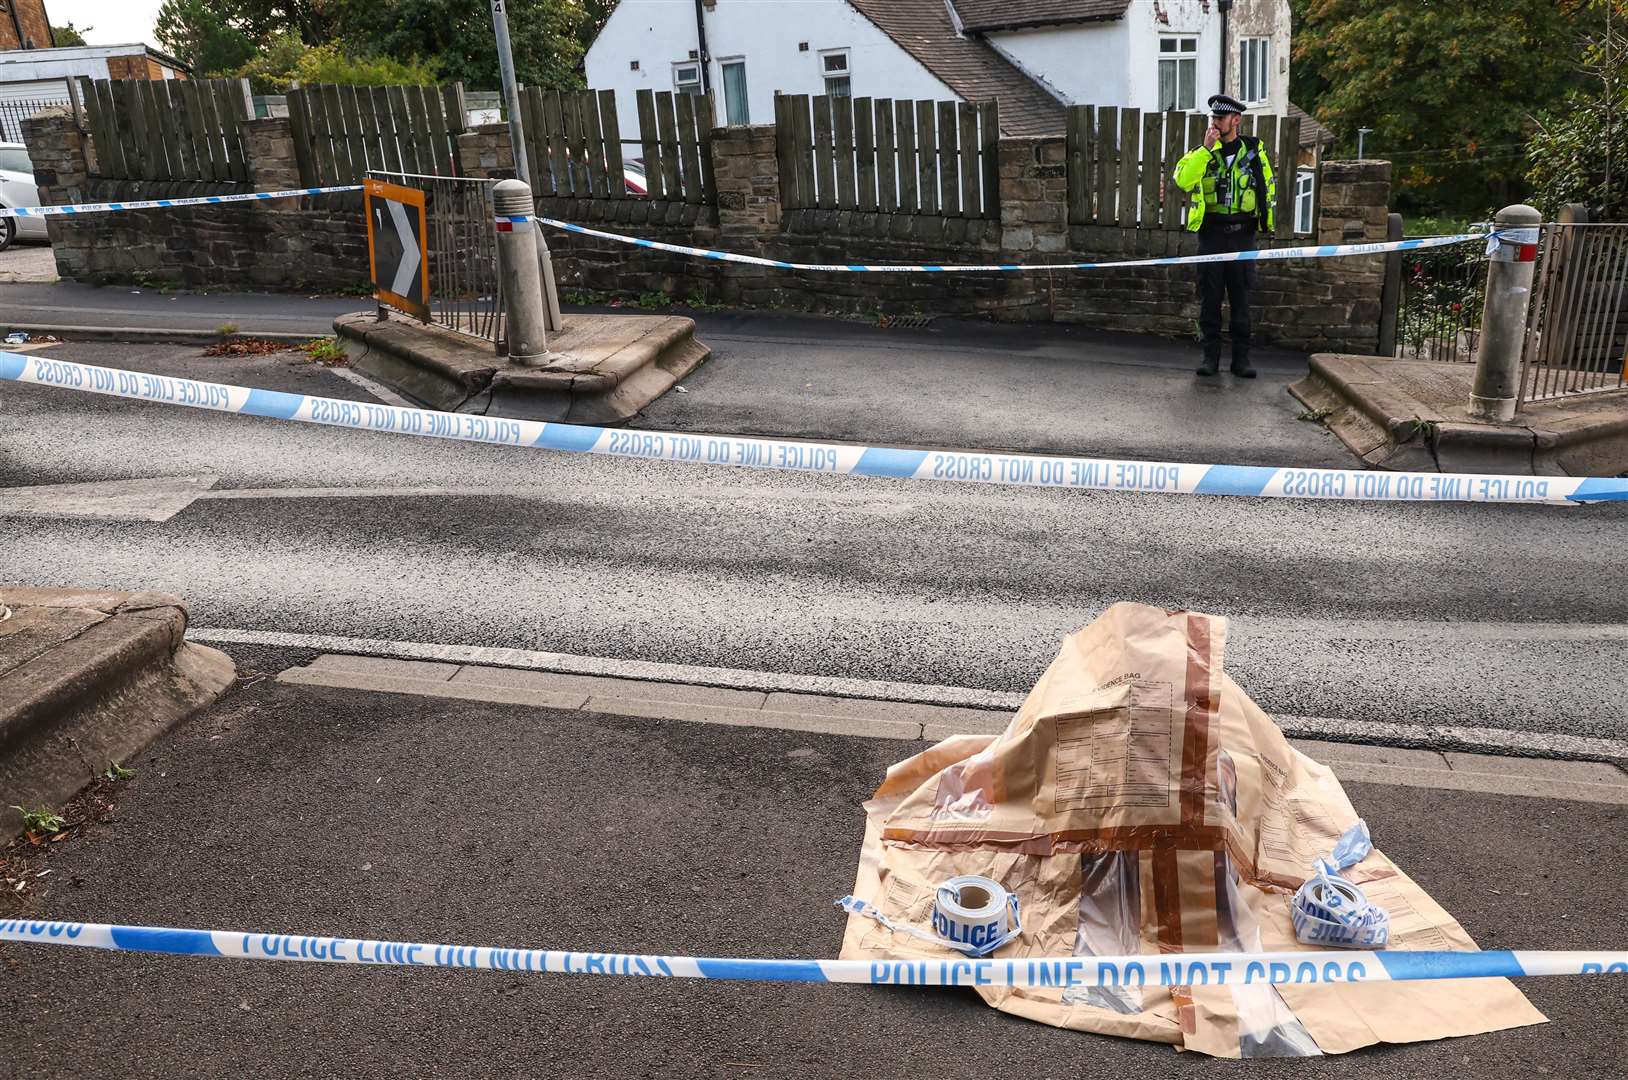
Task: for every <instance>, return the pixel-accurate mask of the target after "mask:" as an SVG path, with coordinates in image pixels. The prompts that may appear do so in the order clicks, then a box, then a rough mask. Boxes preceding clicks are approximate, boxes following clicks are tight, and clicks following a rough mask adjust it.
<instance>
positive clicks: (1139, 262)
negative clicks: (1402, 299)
mask: <svg viewBox="0 0 1628 1080" xmlns="http://www.w3.org/2000/svg"><path fill="white" fill-rule="evenodd" d="M528 217H529V216H528ZM528 217H510V218H499V219H498V220H499V221H500V222H502V221H511V222H512V221H525V220H528ZM536 220H537V221H540V222H542V223H543V224H544V225H547V226H549V227H551V228H555V229H563V230H564V231H566V232H573V233H577V234H578V235H581V236H593V237H598V238H599V239H601V240H612V241H615V242H616V243H618V244H628V245H631V246H633V247H641V248H647V249H649V250H652V251H667V252H671V253H673V254H675V255H689V256H692V257H694V258H697V259H714V260H716V261H718V262H732V263H742V264H744V265H747V266H767V267H770V268H772V269H775V270H811V271H816V272H820V273H849V272H852V273H859V274H987V273H1007V274H1010V273H1021V272H1023V271H1034V270H1113V269H1124V268H1134V267H1142V266H1196V265H1200V264H1204V263H1225V262H1267V261H1274V260H1279V259H1333V258H1345V257H1349V256H1353V255H1387V254H1390V253H1391V252H1394V251H1418V250H1422V249H1425V248H1438V247H1451V246H1453V245H1455V244H1465V243H1469V242H1470V241H1472V240H1487V239H1488V235H1489V234H1486V233H1455V234H1454V235H1452V236H1420V237H1415V238H1413V239H1411V240H1385V241H1376V242H1374V243H1370V244H1307V245H1302V246H1299V247H1284V248H1258V249H1252V250H1249V251H1227V252H1220V253H1218V254H1214V255H1172V256H1162V257H1160V258H1156V259H1119V260H1116V261H1113V262H1066V263H976V264H964V265H958V266H935V265H928V264H915V265H912V264H904V263H882V264H874V263H794V262H786V261H784V260H781V259H766V258H763V257H762V256H760V255H742V254H739V253H738V252H733V251H718V250H716V249H714V248H699V247H689V246H688V245H685V244H667V243H663V242H662V241H660V240H646V239H644V238H643V237H641V236H628V235H626V234H624V233H614V232H607V231H605V230H604V229H592V228H589V227H588V226H586V225H576V224H573V223H571V222H569V221H560V220H558V219H557V218H551V217H543V216H540V215H539V216H537V217H536ZM1489 243H1490V241H1489ZM1489 250H1491V248H1490V247H1489Z"/></svg>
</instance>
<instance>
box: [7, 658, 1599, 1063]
mask: <svg viewBox="0 0 1628 1080" xmlns="http://www.w3.org/2000/svg"><path fill="white" fill-rule="evenodd" d="M239 658H240V660H241V662H242V663H244V664H245V665H246V666H249V667H252V668H256V669H258V670H262V671H275V670H278V669H280V668H282V667H286V666H288V665H290V664H292V663H295V662H298V661H300V660H302V659H303V657H302V656H299V655H295V654H291V653H286V652H270V651H265V650H260V651H254V650H240V651H239ZM921 746H922V744H919V743H905V742H893V741H886V740H874V739H844V738H838V737H833V736H820V735H810V734H804V733H796V732H782V731H774V730H762V729H757V730H745V729H739V728H719V727H713V726H710V725H704V724H685V723H661V722H655V721H645V720H636V719H627V718H617V717H595V716H585V715H581V714H575V715H573V714H566V713H551V712H549V711H547V710H534V709H523V708H514V707H506V706H495V705H481V704H472V703H465V702H449V701H444V700H439V699H430V698H418V697H393V696H386V695H378V694H364V693H358V692H354V691H340V690H329V689H319V688H310V687H299V688H296V687H290V686H287V685H283V684H278V683H275V682H273V681H269V680H261V681H258V682H252V683H251V684H250V685H247V686H246V687H243V688H241V689H238V690H235V691H233V692H232V693H231V695H230V696H228V697H227V698H226V699H224V700H223V701H222V702H220V703H219V704H217V705H216V706H215V707H213V708H212V709H210V710H209V711H207V712H205V713H204V714H202V715H200V716H198V717H196V718H194V719H193V720H191V721H188V722H186V723H184V724H183V725H181V726H180V727H178V728H177V729H176V730H175V731H174V732H172V733H171V734H170V735H169V736H167V737H165V738H164V739H162V740H161V741H160V742H159V743H157V744H156V745H155V746H154V747H153V748H151V749H150V750H149V751H148V752H146V753H145V754H143V755H142V756H141V758H140V759H139V760H138V761H136V762H133V763H131V764H133V765H134V766H135V768H136V770H137V773H136V776H135V778H134V779H133V780H131V781H129V782H128V783H127V784H126V785H125V787H124V789H123V790H122V791H121V792H120V793H119V794H117V795H116V796H115V798H116V800H117V804H118V805H117V811H116V813H115V815H114V816H113V818H112V819H111V820H110V821H107V822H105V823H103V824H99V825H95V826H92V827H91V828H90V829H89V830H88V832H87V833H85V834H84V835H83V836H80V837H76V838H73V839H70V840H67V841H64V842H62V843H60V844H55V845H51V847H50V851H49V852H48V853H47V854H45V855H43V856H36V857H35V858H34V859H33V861H31V862H30V864H29V866H30V869H31V871H32V872H33V873H38V872H39V870H41V869H46V870H50V871H51V873H50V874H49V875H48V876H46V877H44V878H38V877H34V878H31V879H30V880H31V881H33V882H34V884H33V886H32V888H31V890H30V893H29V895H28V896H27V897H26V898H24V899H21V900H11V901H9V903H10V904H11V907H9V908H0V911H4V910H15V906H16V905H17V904H23V905H26V906H27V908H28V909H29V910H31V911H34V912H38V913H40V914H41V915H42V916H45V917H62V918H94V919H96V920H98V921H125V922H133V923H145V924H157V925H183V926H202V927H215V928H231V929H254V930H266V931H287V932H305V933H323V934H325V933H334V934H345V935H365V936H376V937H383V938H392V939H395V940H408V941H446V942H451V943H458V944H476V943H480V944H513V945H533V946H547V947H563V948H584V949H593V950H606V951H633V952H659V953H678V954H684V955H747V956H777V955H779V956H783V955H797V956H829V955H832V954H833V952H834V950H835V949H836V948H837V946H838V943H839V939H840V933H841V925H842V924H841V918H840V916H839V914H838V913H837V912H835V911H834V910H833V909H832V906H831V901H832V900H833V899H834V898H836V897H838V896H841V895H843V894H844V893H846V892H847V891H848V890H849V889H850V887H851V885H852V882H853V877H854V867H855V862H856V859H857V855H858V851H859V846H860V839H861V833H862V829H863V816H862V811H861V809H860V804H861V802H862V801H863V800H864V799H865V798H866V797H868V795H869V794H870V792H871V791H872V790H873V789H874V787H875V786H876V784H877V783H878V782H879V781H880V779H881V778H882V776H883V773H884V771H885V769H886V767H887V766H888V765H889V764H890V763H892V762H893V761H896V760H900V759H902V758H903V757H905V756H907V755H908V754H910V753H914V752H915V751H917V750H918V749H920V748H921ZM1349 794H1350V795H1351V798H1352V800H1353V802H1354V804H1355V805H1356V806H1357V808H1358V809H1359V810H1360V811H1361V812H1362V813H1363V814H1364V815H1365V816H1366V819H1367V820H1368V822H1369V824H1370V826H1371V827H1372V830H1373V835H1374V837H1375V840H1376V842H1377V843H1378V845H1379V846H1380V847H1381V848H1382V849H1383V850H1384V851H1385V852H1386V853H1387V854H1388V855H1389V856H1390V857H1391V858H1393V859H1395V860H1396V861H1397V862H1398V864H1399V865H1401V866H1402V867H1403V868H1404V869H1405V870H1406V871H1408V873H1410V874H1411V875H1412V876H1413V877H1414V878H1415V879H1417V880H1418V881H1419V882H1420V883H1421V884H1422V885H1423V886H1424V887H1425V888H1426V889H1427V890H1429V891H1430V892H1431V894H1432V895H1433V896H1434V897H1435V898H1436V899H1437V900H1439V901H1440V902H1441V903H1442V904H1443V905H1444V906H1445V907H1447V909H1448V910H1449V911H1451V912H1453V914H1454V915H1455V916H1456V917H1457V918H1458V919H1459V920H1460V921H1461V922H1462V923H1463V924H1464V925H1465V927H1466V929H1468V930H1469V932H1470V933H1471V934H1472V936H1474V937H1475V938H1476V939H1477V941H1478V942H1479V943H1480V944H1481V945H1482V946H1483V947H1524V946H1533V947H1543V948H1559V949H1565V948H1590V947H1596V948H1597V947H1601V946H1603V945H1608V944H1620V943H1621V926H1622V922H1623V919H1624V918H1625V917H1628V911H1624V910H1623V900H1622V895H1621V888H1620V886H1621V881H1620V874H1615V873H1612V872H1611V871H1610V870H1609V869H1608V868H1610V867H1620V866H1621V865H1622V864H1623V862H1624V860H1625V859H1628V832H1625V831H1624V830H1623V829H1622V827H1621V826H1622V812H1621V808H1620V807H1614V806H1604V805H1591V804H1570V803H1555V802H1548V801H1545V800H1541V799H1527V798H1517V797H1501V796H1485V795H1467V794H1462V793H1451V792H1439V791H1430V790H1419V789H1405V788H1390V787H1386V788H1373V787H1368V786H1364V785H1350V786H1349ZM1443 821H1451V822H1454V823H1455V826H1454V828H1453V829H1452V830H1450V831H1444V830H1443V828H1442V823H1443ZM1534 896H1536V897H1542V898H1544V899H1543V900H1542V901H1541V903H1539V902H1535V901H1534V900H1533V899H1531V898H1532V897H1534ZM1551 898H1552V899H1551ZM0 972H3V977H0V1009H3V1010H4V1012H5V1015H6V1017H7V1023H6V1024H5V1025H4V1026H3V1027H0V1062H3V1063H4V1068H3V1069H0V1072H4V1073H5V1074H6V1075H8V1076H18V1077H24V1076H26V1077H38V1078H41V1080H47V1078H56V1077H74V1076H88V1075H109V1074H116V1075H119V1076H122V1077H131V1078H140V1077H156V1078H164V1080H170V1078H175V1077H192V1076H210V1077H213V1076H228V1075H255V1076H266V1077H306V1076H309V1077H319V1076H320V1077H350V1076H379V1075H414V1076H447V1077H462V1076H471V1075H480V1076H570V1077H607V1078H608V1077H634V1076H638V1077H668V1076H694V1077H741V1076H773V1077H822V1076H832V1077H854V1076H866V1077H908V1076H945V1077H1007V1076H1022V1077H1032V1078H1037V1080H1038V1078H1044V1077H1078V1076H1093V1077H1095V1076H1104V1077H1106V1076H1169V1077H1189V1076H1191V1077H1213V1076H1215V1075H1218V1073H1217V1070H1226V1071H1229V1072H1230V1071H1231V1068H1232V1067H1229V1066H1226V1065H1224V1064H1222V1063H1218V1062H1216V1061H1213V1060H1210V1059H1207V1058H1204V1057H1201V1056H1199V1055H1196V1054H1181V1055H1178V1054H1176V1053H1174V1052H1173V1051H1172V1050H1170V1049H1169V1048H1167V1047H1162V1046H1156V1045H1152V1044H1147V1043H1137V1042H1130V1041H1124V1040H1117V1039H1109V1038H1103V1037H1099V1036H1094V1035H1086V1034H1081V1033H1076V1032H1068V1031H1062V1030H1057V1029H1053V1028H1049V1027H1045V1026H1042V1025H1039V1024H1034V1023H1031V1022H1028V1021H1025V1020H1021V1019H1017V1018H1014V1017H1009V1016H1005V1015H1002V1014H999V1013H996V1012H994V1011H993V1010H990V1009H988V1008H986V1007H985V1006H983V1005H982V1004H981V1003H980V1002H979V1001H978V1000H977V999H976V998H975V997H973V996H972V995H971V994H970V993H962V992H956V991H939V990H932V991H928V990H917V991H912V990H907V989H897V990H879V989H871V988H868V987H827V986H806V985H765V984H736V983H726V982H694V983H690V982H683V981H677V980H674V981H658V980H632V979H584V980H580V981H572V980H568V979H564V978H554V977H543V976H535V975H533V976H516V975H507V974H504V973H498V972H447V971H412V972H408V971H401V970H369V969H358V968H325V967H323V966H320V965H306V964H270V963H259V964H252V963H248V962H232V961H222V960H203V959H191V958H180V957H150V956H139V955H131V954H109V953H99V952H92V951H90V950H79V949H48V948H44V947H40V946H29V947H25V946H20V945H4V946H0ZM1521 986H1522V989H1523V990H1524V991H1525V992H1526V993H1527V994H1528V995H1529V996H1530V997H1531V999H1532V1001H1533V1002H1534V1004H1536V1005H1537V1006H1538V1007H1539V1008H1540V1009H1541V1010H1543V1011H1544V1012H1545V1013H1546V1014H1547V1015H1548V1016H1549V1017H1550V1019H1551V1022H1550V1023H1548V1024H1545V1025H1539V1026H1535V1027H1530V1028H1523V1029H1517V1030H1513V1031H1505V1032H1497V1033H1493V1034H1489V1035H1483V1036H1476V1037H1473V1038H1466V1039H1455V1040H1448V1041H1442V1042H1432V1043H1424V1044H1418V1045H1411V1046H1393V1047H1376V1048H1371V1049H1368V1050H1364V1051H1360V1052H1358V1053H1356V1054H1353V1055H1348V1056H1343V1057H1340V1058H1337V1059H1321V1060H1311V1061H1302V1060H1293V1061H1282V1060H1279V1061H1256V1062H1253V1063H1251V1065H1250V1067H1249V1068H1250V1075H1251V1076H1262V1077H1291V1076H1292V1077H1295V1078H1297V1080H1305V1078H1317V1077H1341V1078H1347V1080H1379V1078H1394V1077H1418V1076H1477V1077H1488V1078H1493V1077H1500V1078H1501V1077H1520V1078H1527V1077H1533V1076H1543V1075H1556V1076H1561V1075H1564V1076H1576V1077H1605V1076H1612V1075H1620V1068H1621V1065H1622V1061H1623V1054H1624V1051H1625V1049H1628V1047H1625V1045H1624V1041H1623V1038H1624V1027H1623V1025H1622V1023H1621V1017H1622V1015H1623V1013H1624V1009H1625V1008H1628V980H1624V979H1620V978H1618V979H1612V980H1609V981H1606V980H1599V979H1595V980H1587V981H1585V980H1583V979H1576V978H1573V979H1532V980H1524V981H1523V982H1522V984H1521ZM1443 992H1444V993H1447V992H1451V990H1450V988H1449V989H1444V990H1443Z"/></svg>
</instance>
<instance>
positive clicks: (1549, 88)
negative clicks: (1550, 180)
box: [1291, 0, 1588, 210]
mask: <svg viewBox="0 0 1628 1080" xmlns="http://www.w3.org/2000/svg"><path fill="white" fill-rule="evenodd" d="M1587 7H1588V0H1502V2H1501V3H1498V4H1487V3H1485V2H1484V0H1294V8H1295V9H1296V12H1297V14H1298V16H1299V18H1298V25H1297V26H1296V29H1295V38H1294V42H1295V44H1294V70H1293V72H1292V76H1291V77H1292V79H1293V81H1294V88H1293V96H1294V97H1295V100H1296V101H1297V102H1298V103H1299V104H1301V105H1303V106H1305V107H1306V108H1308V109H1311V110H1313V111H1314V112H1315V113H1316V115H1317V117H1318V118H1319V119H1320V120H1322V122H1323V123H1325V124H1327V125H1328V126H1329V127H1331V128H1332V129H1333V130H1334V132H1335V133H1336V135H1337V137H1338V138H1339V140H1340V143H1339V146H1340V149H1341V150H1342V151H1344V152H1349V151H1352V150H1354V149H1355V148H1356V129H1357V128H1359V127H1368V128H1372V129H1373V134H1372V135H1371V136H1369V138H1368V148H1369V149H1370V151H1372V152H1373V153H1374V154H1375V155H1376V156H1380V157H1388V158H1391V159H1392V160H1394V161H1395V162H1396V174H1395V179H1396V182H1397V184H1398V186H1399V187H1400V188H1402V189H1404V192H1405V195H1404V196H1403V197H1402V198H1399V200H1398V201H1399V203H1400V204H1401V205H1403V206H1404V208H1406V207H1407V205H1408V203H1409V202H1410V201H1411V202H1412V203H1413V204H1414V207H1415V208H1420V209H1424V208H1430V209H1435V208H1437V207H1440V208H1444V209H1453V210H1481V209H1484V208H1485V207H1486V206H1488V205H1489V204H1492V203H1501V202H1507V201H1509V200H1510V198H1511V197H1512V196H1513V195H1514V194H1515V193H1516V191H1517V190H1518V189H1520V188H1521V187H1522V186H1523V174H1524V171H1525V170H1524V164H1523V153H1522V149H1523V147H1524V144H1525V141H1526V137H1527V135H1528V134H1529V132H1530V130H1531V127H1532V121H1531V118H1532V115H1533V114H1534V113H1535V112H1536V111H1537V110H1539V109H1540V108H1544V107H1548V106H1551V105H1552V104H1553V103H1554V102H1556V101H1557V100H1559V99H1560V97H1561V96H1562V94H1563V93H1564V91H1565V89H1566V87H1567V86H1568V85H1569V84H1570V83H1571V82H1572V81H1573V80H1574V75H1573V72H1572V71H1571V69H1570V67H1569V66H1568V60H1569V58H1570V57H1572V56H1573V55H1575V52H1574V48H1573V46H1574V39H1575V34H1576V29H1575V22H1574V20H1575V19H1576V18H1577V16H1578V15H1579V14H1580V13H1582V12H1583V11H1584V10H1585V9H1586V8H1587Z"/></svg>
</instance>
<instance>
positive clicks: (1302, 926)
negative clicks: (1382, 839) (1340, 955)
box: [1289, 818, 1391, 949]
mask: <svg viewBox="0 0 1628 1080" xmlns="http://www.w3.org/2000/svg"><path fill="white" fill-rule="evenodd" d="M1373 850H1374V844H1373V840H1372V838H1371V837H1370V836H1369V834H1368V823H1367V822H1366V821H1364V820H1363V819H1361V818H1358V819H1357V821H1356V824H1354V825H1352V826H1351V827H1350V828H1349V829H1347V830H1346V831H1345V833H1344V834H1343V835H1342V836H1341V837H1340V839H1339V840H1338V841H1337V842H1336V843H1335V845H1334V850H1333V852H1332V853H1331V854H1329V855H1328V856H1327V857H1325V858H1319V859H1318V860H1317V861H1316V863H1315V864H1314V865H1313V867H1312V874H1311V877H1309V878H1307V879H1306V880H1305V881H1304V882H1303V883H1302V884H1301V886H1300V888H1299V889H1298V890H1297V891H1296V892H1295V894H1294V899H1293V900H1292V901H1291V902H1290V906H1289V917H1290V921H1291V922H1292V923H1293V924H1294V936H1295V940H1296V941H1298V942H1300V943H1301V944H1302V945H1333V946H1336V947H1338V948H1342V949H1373V948H1379V949H1383V948H1384V947H1385V945H1386V943H1387V942H1389V941H1390V939H1391V916H1390V913H1389V912H1387V911H1386V910H1385V909H1384V908H1382V907H1380V906H1378V905H1377V904H1374V903H1372V902H1370V901H1369V899H1368V897H1367V896H1366V895H1364V893H1363V891H1362V890H1361V889H1360V888H1358V887H1357V885H1356V883H1355V882H1352V881H1350V880H1348V879H1346V878H1344V877H1341V876H1340V871H1341V870H1344V869H1346V868H1347V867H1352V866H1355V865H1357V864H1358V863H1360V862H1361V861H1362V860H1363V859H1365V858H1367V857H1368V853H1369V852H1371V851H1373Z"/></svg>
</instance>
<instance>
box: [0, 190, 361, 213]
mask: <svg viewBox="0 0 1628 1080" xmlns="http://www.w3.org/2000/svg"><path fill="white" fill-rule="evenodd" d="M361 190H362V185H360V184H341V185H340V186H338V187H308V188H294V189H292V190H289V191H247V192H240V193H239V194H236V195H198V196H193V197H190V198H185V199H138V200H135V201H133V202H104V203H62V204H59V205H57V206H13V207H4V206H0V218H8V217H11V218H25V217H62V216H66V215H69V214H109V213H114V212H117V211H120V210H155V209H161V208H162V209H168V208H170V207H176V206H215V205H217V204H219V203H240V202H264V201H266V200H267V199H297V198H299V197H300V196H302V195H333V194H336V193H339V192H343V191H361Z"/></svg>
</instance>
